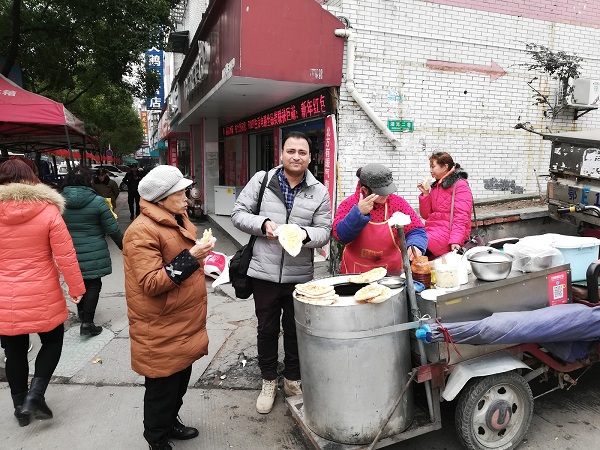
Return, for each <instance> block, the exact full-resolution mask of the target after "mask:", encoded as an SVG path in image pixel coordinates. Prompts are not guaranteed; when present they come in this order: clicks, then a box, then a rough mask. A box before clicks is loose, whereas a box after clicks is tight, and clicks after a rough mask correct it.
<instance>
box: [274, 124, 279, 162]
mask: <svg viewBox="0 0 600 450" xmlns="http://www.w3.org/2000/svg"><path fill="white" fill-rule="evenodd" d="M280 155H281V128H275V129H274V130H273V167H277V166H278V165H279V164H281V161H280V159H281V156H280Z"/></svg>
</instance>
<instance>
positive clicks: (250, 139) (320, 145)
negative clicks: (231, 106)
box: [220, 88, 337, 198]
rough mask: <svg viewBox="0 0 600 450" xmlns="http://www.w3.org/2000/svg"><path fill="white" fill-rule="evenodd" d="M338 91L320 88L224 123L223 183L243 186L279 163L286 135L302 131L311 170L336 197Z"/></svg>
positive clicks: (222, 130) (222, 132)
mask: <svg viewBox="0 0 600 450" xmlns="http://www.w3.org/2000/svg"><path fill="white" fill-rule="evenodd" d="M335 90H336V88H327V89H320V90H318V91H315V92H313V93H311V94H309V95H305V96H302V97H299V98H296V99H294V100H292V101H290V102H288V103H284V104H281V105H278V106H276V107H275V108H272V109H269V110H266V111H263V112H260V113H258V114H255V115H252V116H249V117H246V118H244V119H242V120H239V121H236V122H233V123H230V124H227V125H225V126H223V127H222V128H221V137H222V143H223V144H222V158H221V160H222V161H223V171H222V173H223V177H222V178H221V179H220V182H221V183H222V184H224V185H229V186H243V185H245V184H246V183H247V182H248V179H249V178H250V177H252V175H254V174H255V173H256V172H259V171H261V170H269V169H271V168H273V167H275V166H277V165H279V164H280V163H281V162H280V157H281V141H282V139H283V137H285V136H286V135H287V134H288V133H289V132H291V131H300V132H303V133H305V134H306V135H307V136H308V137H309V139H310V140H311V142H312V146H311V162H310V164H309V170H310V171H311V172H312V173H313V175H315V177H316V178H317V179H318V180H319V181H321V182H322V183H324V184H325V185H326V186H327V187H328V188H329V191H330V195H331V197H332V198H333V194H334V187H335V167H336V142H337V139H336V126H335V115H334V114H335V111H334V108H333V101H332V95H331V93H332V91H335Z"/></svg>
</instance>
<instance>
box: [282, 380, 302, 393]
mask: <svg viewBox="0 0 600 450" xmlns="http://www.w3.org/2000/svg"><path fill="white" fill-rule="evenodd" d="M283 392H284V393H285V395H287V396H288V397H292V396H294V395H302V381H300V380H288V379H287V378H284V379H283Z"/></svg>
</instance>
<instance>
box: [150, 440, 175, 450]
mask: <svg viewBox="0 0 600 450" xmlns="http://www.w3.org/2000/svg"><path fill="white" fill-rule="evenodd" d="M148 446H149V447H150V450H172V449H173V447H171V443H170V442H169V441H161V442H154V443H152V444H148Z"/></svg>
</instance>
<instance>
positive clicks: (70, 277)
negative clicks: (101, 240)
mask: <svg viewBox="0 0 600 450" xmlns="http://www.w3.org/2000/svg"><path fill="white" fill-rule="evenodd" d="M64 203H65V200H64V198H63V197H62V196H61V195H60V194H59V193H58V192H56V191H55V190H53V189H52V188H50V187H49V186H46V185H45V184H42V183H41V182H40V181H39V179H38V178H37V177H36V176H35V174H34V173H33V171H32V170H31V169H30V168H29V167H28V166H27V164H25V163H24V162H22V161H19V160H8V161H6V162H4V163H2V164H0V236H2V245H0V286H2V288H1V289H0V335H2V341H3V342H4V345H5V347H6V348H5V352H6V378H7V380H8V384H9V386H10V393H11V395H12V399H13V404H14V408H15V411H14V415H15V417H16V418H17V420H18V422H19V425H20V426H26V425H28V424H29V422H30V419H32V418H34V419H35V418H37V419H51V418H52V416H53V414H52V410H51V409H50V408H49V407H48V405H47V404H46V401H45V398H44V394H45V392H46V389H47V388H48V383H49V382H50V378H51V377H52V374H53V373H54V370H55V369H56V366H57V365H58V361H59V360H60V355H61V352H62V345H63V337H64V332H65V329H64V322H65V320H66V319H67V317H68V315H69V311H68V309H67V305H66V302H65V296H64V293H63V290H62V287H61V284H60V279H59V273H58V271H59V270H60V272H61V273H62V275H63V278H64V280H65V282H66V284H67V286H68V289H69V296H70V298H71V301H72V302H73V303H78V302H79V301H80V300H81V296H82V295H83V294H84V293H85V286H84V283H83V278H82V276H81V272H80V270H79V264H78V263H77V256H76V254H75V249H74V248H73V242H72V240H71V236H70V235H69V231H68V230H67V226H66V225H65V222H64V220H63V218H62V216H61V213H62V212H63V210H64ZM30 333H38V335H39V337H40V340H41V342H42V346H41V348H40V351H39V353H38V355H37V357H36V360H35V370H34V374H33V379H32V380H31V385H30V387H29V390H28V389H27V379H28V375H29V363H28V361H27V348H28V346H29V334H30Z"/></svg>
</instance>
